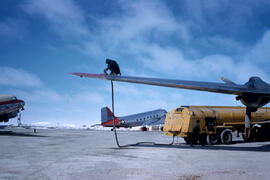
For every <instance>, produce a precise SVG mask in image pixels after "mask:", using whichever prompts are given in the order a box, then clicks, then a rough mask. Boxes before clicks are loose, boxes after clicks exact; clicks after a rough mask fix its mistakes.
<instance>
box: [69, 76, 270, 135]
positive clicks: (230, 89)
mask: <svg viewBox="0 0 270 180" xmlns="http://www.w3.org/2000/svg"><path fill="white" fill-rule="evenodd" d="M71 74H72V75H76V76H79V77H87V78H95V79H104V80H110V81H120V82H129V83H137V84H147V85H155V86H165V87H172V88H182V89H191V90H199V91H208V92H215V93H224V94H233V95H236V100H240V101H241V103H242V104H244V105H245V106H246V115H245V130H244V132H243V138H244V139H246V140H248V138H249V137H250V122H251V113H252V112H256V111H257V109H258V108H260V107H262V106H264V105H265V104H267V103H269V102H270V84H268V83H266V82H264V81H263V80H262V79H261V78H260V77H256V76H254V77H250V78H249V80H248V82H246V83H245V84H236V83H234V82H232V81H230V80H228V79H226V78H221V80H222V81H224V83H217V82H202V81H187V80H172V79H159V78H147V77H133V76H116V75H105V74H89V73H71Z"/></svg>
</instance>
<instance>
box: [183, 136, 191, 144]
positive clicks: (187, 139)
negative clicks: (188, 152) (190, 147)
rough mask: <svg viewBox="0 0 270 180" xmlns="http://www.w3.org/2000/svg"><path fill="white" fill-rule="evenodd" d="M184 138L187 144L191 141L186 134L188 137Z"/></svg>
mask: <svg viewBox="0 0 270 180" xmlns="http://www.w3.org/2000/svg"><path fill="white" fill-rule="evenodd" d="M184 140H185V142H186V143H187V144H190V143H191V138H190V137H189V136H188V137H184Z"/></svg>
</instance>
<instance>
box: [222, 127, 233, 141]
mask: <svg viewBox="0 0 270 180" xmlns="http://www.w3.org/2000/svg"><path fill="white" fill-rule="evenodd" d="M220 139H221V142H222V143H223V144H230V143H232V131H231V130H230V129H225V130H224V131H222V133H221V135H220Z"/></svg>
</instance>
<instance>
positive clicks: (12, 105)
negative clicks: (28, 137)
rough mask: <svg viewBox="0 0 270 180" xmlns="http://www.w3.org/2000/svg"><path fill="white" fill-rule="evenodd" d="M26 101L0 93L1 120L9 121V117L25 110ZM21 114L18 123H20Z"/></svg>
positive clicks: (13, 116)
mask: <svg viewBox="0 0 270 180" xmlns="http://www.w3.org/2000/svg"><path fill="white" fill-rule="evenodd" d="M24 104H25V103H24V101H23V100H20V99H17V98H16V97H15V96H12V95H0V122H8V121H9V119H11V118H15V117H17V116H18V114H19V112H20V110H24ZM20 118H21V117H20V114H19V116H18V125H20V123H21V122H20Z"/></svg>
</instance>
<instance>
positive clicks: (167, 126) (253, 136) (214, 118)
mask: <svg viewBox="0 0 270 180" xmlns="http://www.w3.org/2000/svg"><path fill="white" fill-rule="evenodd" d="M245 112H246V108H245V107H240V106H238V107H234V106H181V107H179V108H175V109H173V110H171V111H170V112H168V113H167V115H166V119H165V123H164V127H163V133H164V134H165V135H169V136H180V137H183V138H184V140H185V142H186V143H192V144H196V143H199V142H200V143H204V142H207V143H208V144H217V143H223V144H230V143H231V142H232V132H234V131H237V134H239V133H243V132H244V129H245ZM251 116H252V118H251V119H252V122H251V129H250V137H249V138H244V137H245V136H243V138H244V140H245V141H264V140H270V108H259V109H258V111H256V112H252V114H251Z"/></svg>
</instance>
